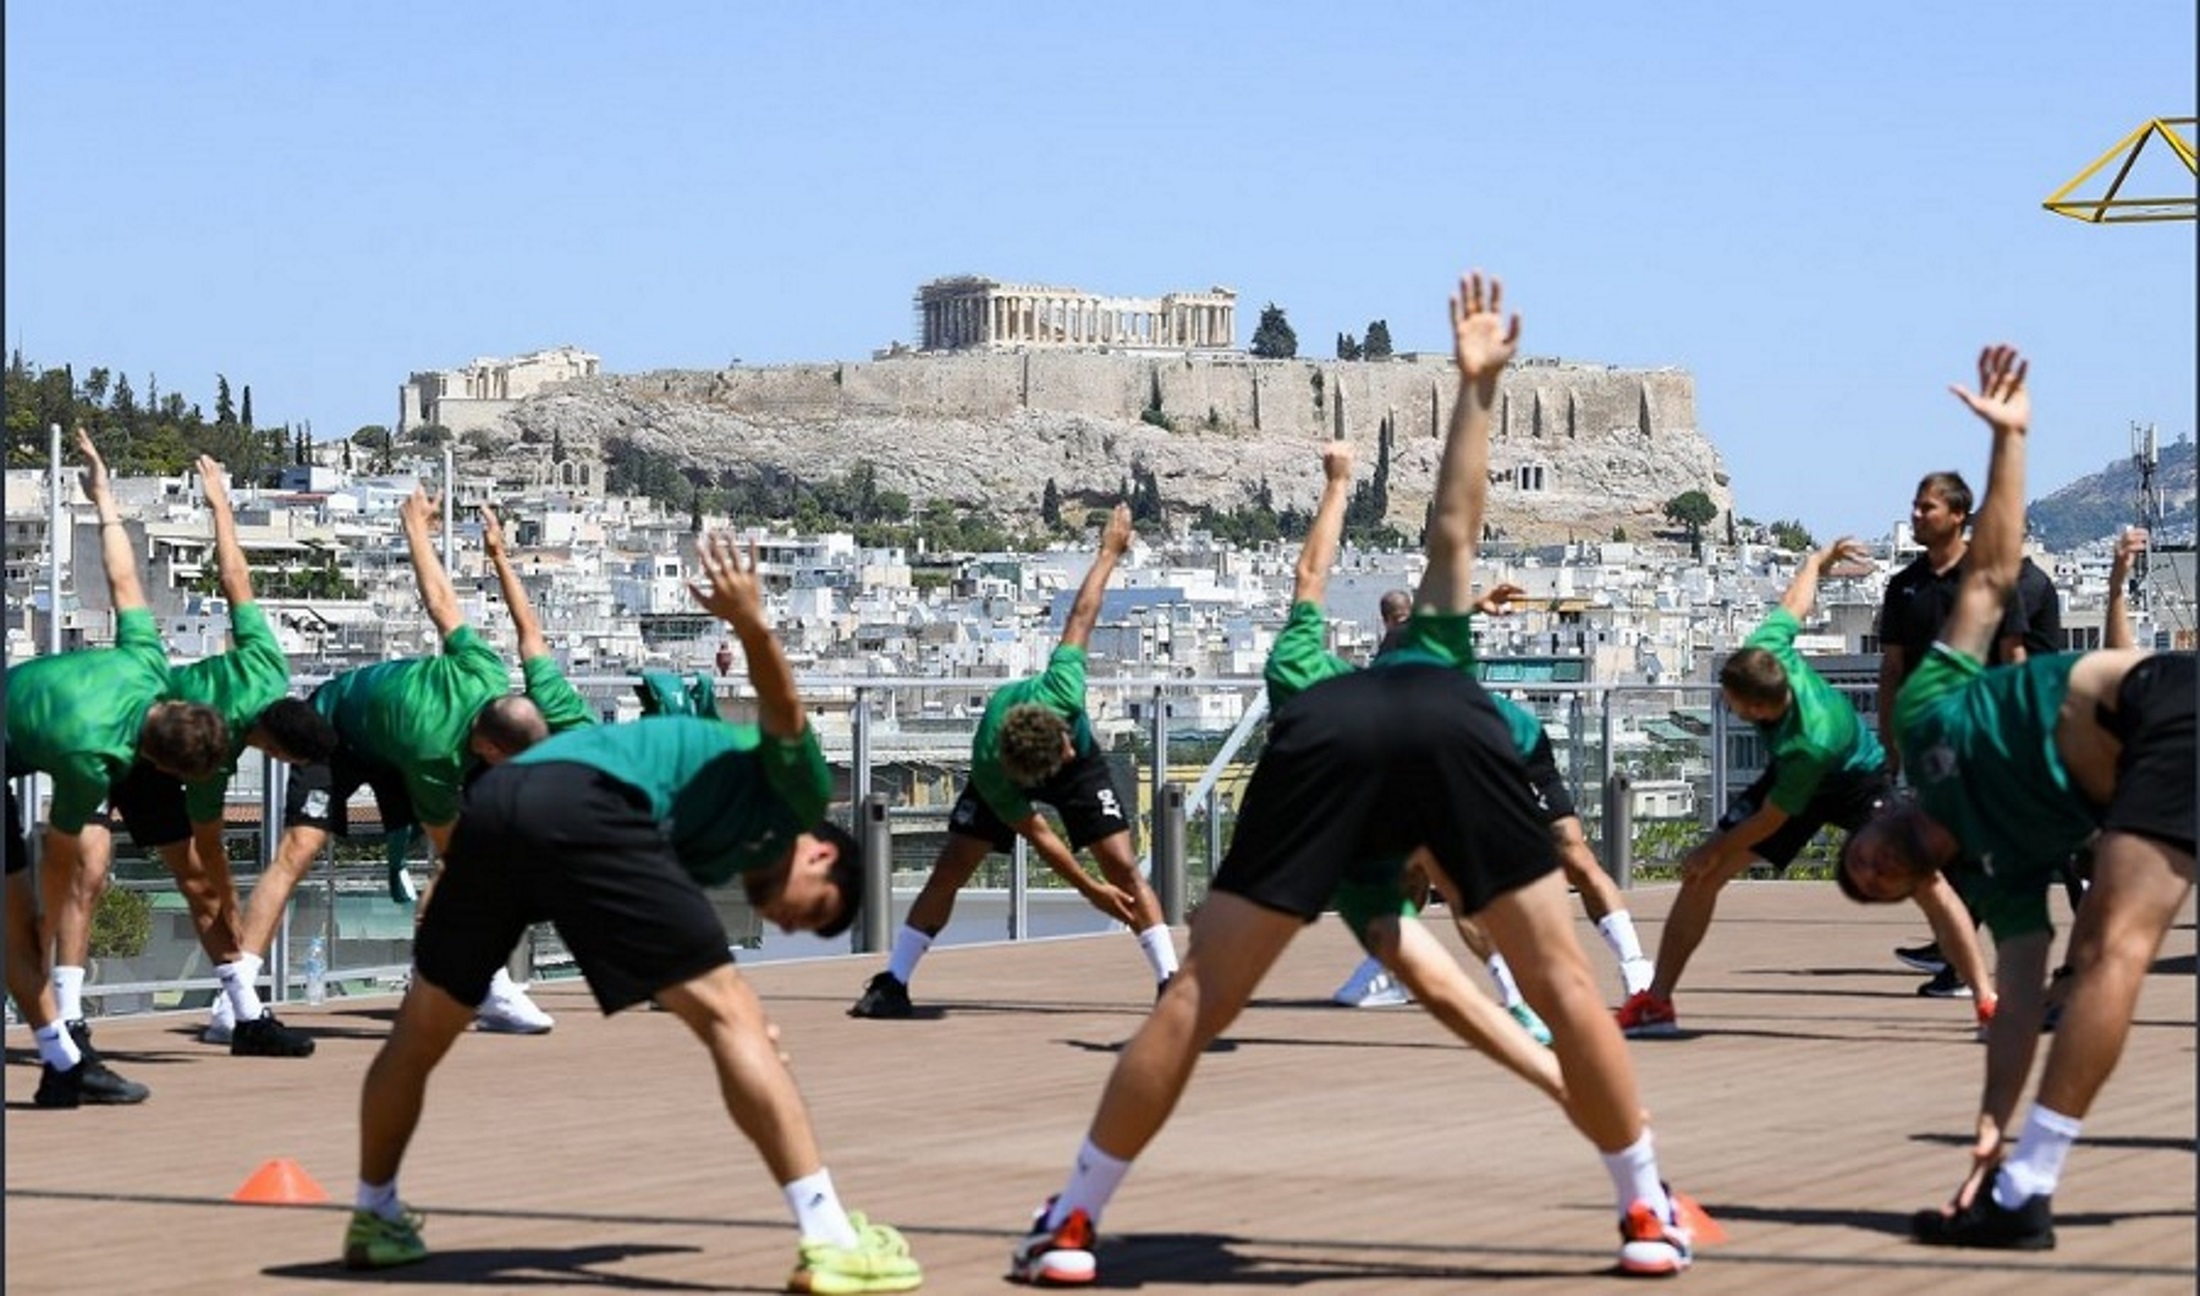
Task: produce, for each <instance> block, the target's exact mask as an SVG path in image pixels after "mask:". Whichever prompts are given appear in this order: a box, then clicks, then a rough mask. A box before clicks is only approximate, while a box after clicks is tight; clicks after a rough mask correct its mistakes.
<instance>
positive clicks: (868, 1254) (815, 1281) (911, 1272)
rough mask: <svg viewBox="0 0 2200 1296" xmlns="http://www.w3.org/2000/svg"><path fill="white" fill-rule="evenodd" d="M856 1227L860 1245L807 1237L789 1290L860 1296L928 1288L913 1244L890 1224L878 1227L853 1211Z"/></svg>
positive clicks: (816, 1294) (851, 1220)
mask: <svg viewBox="0 0 2200 1296" xmlns="http://www.w3.org/2000/svg"><path fill="white" fill-rule="evenodd" d="M848 1222H849V1223H851V1224H853V1225H855V1226H856V1244H855V1245H854V1246H852V1247H844V1246H835V1245H833V1244H832V1243H830V1242H820V1241H817V1240H815V1239H811V1238H804V1239H803V1241H802V1247H801V1250H800V1251H799V1252H797V1254H796V1258H795V1265H794V1272H793V1273H791V1274H789V1275H787V1290H788V1291H791V1292H809V1293H812V1296H856V1293H861V1292H905V1291H915V1290H916V1289H917V1288H918V1287H921V1286H923V1285H924V1270H922V1269H920V1268H918V1267H917V1262H916V1260H915V1259H913V1258H912V1257H911V1256H910V1254H909V1242H908V1240H907V1239H905V1238H903V1237H902V1235H901V1233H900V1232H899V1231H898V1230H896V1229H893V1228H890V1227H888V1226H887V1225H884V1224H873V1223H872V1222H871V1221H869V1220H867V1219H865V1218H863V1216H862V1215H861V1214H859V1213H858V1212H856V1211H850V1212H848Z"/></svg>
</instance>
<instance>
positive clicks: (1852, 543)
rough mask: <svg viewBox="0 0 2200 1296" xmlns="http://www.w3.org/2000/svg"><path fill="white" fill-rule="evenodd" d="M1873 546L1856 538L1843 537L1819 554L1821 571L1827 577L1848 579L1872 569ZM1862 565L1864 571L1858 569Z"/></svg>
mask: <svg viewBox="0 0 2200 1296" xmlns="http://www.w3.org/2000/svg"><path fill="white" fill-rule="evenodd" d="M1871 555H1872V551H1871V546H1870V545H1867V544H1865V543H1864V542H1863V541H1861V540H1859V539H1857V538H1856V537H1855V536H1842V537H1841V538H1840V539H1838V540H1836V541H1834V542H1833V543H1832V544H1830V545H1827V546H1826V547H1825V548H1824V549H1823V550H1821V551H1820V553H1819V559H1820V567H1819V570H1820V571H1821V572H1823V573H1824V574H1825V575H1828V576H1833V577H1838V578H1844V579H1845V578H1848V577H1851V576H1858V575H1862V574H1863V572H1864V571H1869V570H1870V569H1871ZM1860 565H1861V567H1862V571H1859V570H1858V568H1859V566H1860Z"/></svg>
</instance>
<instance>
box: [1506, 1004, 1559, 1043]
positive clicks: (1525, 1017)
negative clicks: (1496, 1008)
mask: <svg viewBox="0 0 2200 1296" xmlns="http://www.w3.org/2000/svg"><path fill="white" fill-rule="evenodd" d="M1505 1011H1506V1012H1509V1013H1511V1014H1512V1018H1513V1020H1514V1021H1516V1022H1519V1023H1520V1029H1522V1030H1524V1031H1526V1032H1528V1038H1529V1039H1532V1040H1534V1041H1535V1042H1536V1043H1538V1044H1541V1045H1542V1046H1543V1047H1545V1048H1549V1047H1550V1046H1551V1028H1550V1027H1548V1026H1546V1025H1544V1024H1543V1019H1542V1018H1541V1017H1538V1016H1536V1015H1535V1009H1533V1008H1530V1007H1529V1006H1528V1005H1526V1004H1524V1003H1516V1004H1511V1005H1508V1006H1507V1007H1506V1009H1505Z"/></svg>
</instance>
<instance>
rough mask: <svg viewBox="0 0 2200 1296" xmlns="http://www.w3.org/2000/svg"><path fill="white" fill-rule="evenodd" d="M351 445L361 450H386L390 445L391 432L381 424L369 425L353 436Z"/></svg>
mask: <svg viewBox="0 0 2200 1296" xmlns="http://www.w3.org/2000/svg"><path fill="white" fill-rule="evenodd" d="M351 443H352V444H353V445H355V446H358V447H359V448H360V449H361V450H386V449H388V448H389V444H390V430H389V429H388V428H386V427H383V426H382V425H381V424H380V423H369V424H367V425H366V426H365V427H362V428H360V429H359V430H358V431H356V432H354V433H352V434H351Z"/></svg>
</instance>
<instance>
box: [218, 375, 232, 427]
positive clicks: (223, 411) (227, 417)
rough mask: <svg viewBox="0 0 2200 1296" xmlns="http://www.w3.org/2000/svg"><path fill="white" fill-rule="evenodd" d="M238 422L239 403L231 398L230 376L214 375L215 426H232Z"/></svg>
mask: <svg viewBox="0 0 2200 1296" xmlns="http://www.w3.org/2000/svg"><path fill="white" fill-rule="evenodd" d="M236 422H237V403H236V402H235V401H234V400H232V399H230V395H229V376H228V375H227V374H216V375H214V426H215V427H232V426H234V425H235V424H236Z"/></svg>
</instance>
